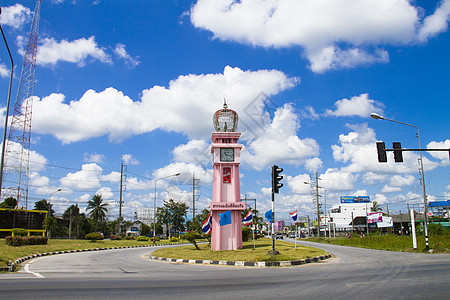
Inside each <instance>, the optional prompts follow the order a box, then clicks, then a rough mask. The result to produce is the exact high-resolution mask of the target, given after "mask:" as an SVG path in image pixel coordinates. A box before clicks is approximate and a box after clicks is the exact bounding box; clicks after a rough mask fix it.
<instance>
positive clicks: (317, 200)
mask: <svg viewBox="0 0 450 300" xmlns="http://www.w3.org/2000/svg"><path fill="white" fill-rule="evenodd" d="M316 206H317V207H316V209H317V237H320V210H319V177H318V176H317V172H316Z"/></svg>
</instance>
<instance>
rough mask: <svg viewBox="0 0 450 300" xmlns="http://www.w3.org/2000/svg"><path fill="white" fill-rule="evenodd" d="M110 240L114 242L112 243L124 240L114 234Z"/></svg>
mask: <svg viewBox="0 0 450 300" xmlns="http://www.w3.org/2000/svg"><path fill="white" fill-rule="evenodd" d="M109 239H110V240H112V241H119V240H121V239H122V237H121V236H119V235H114V234H112V235H111V236H110V237H109Z"/></svg>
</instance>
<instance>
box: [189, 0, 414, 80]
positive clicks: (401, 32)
mask: <svg viewBox="0 0 450 300" xmlns="http://www.w3.org/2000/svg"><path fill="white" fill-rule="evenodd" d="M190 17H191V22H192V23H193V25H194V26H196V27H198V28H202V29H205V30H208V31H210V32H212V33H213V34H214V37H215V38H218V39H221V40H232V41H237V42H240V43H244V44H249V45H253V46H262V47H276V48H280V47H291V46H301V47H303V48H304V50H305V52H304V53H305V55H306V57H307V58H308V60H309V61H310V63H311V69H312V70H313V71H315V72H323V71H326V70H328V69H333V68H349V67H354V66H357V65H361V64H369V63H375V62H386V61H387V60H388V54H387V52H386V51H385V50H382V49H379V48H377V47H375V48H374V47H373V46H374V45H375V46H376V45H381V44H393V45H398V44H406V43H412V42H413V41H414V40H415V37H416V26H417V23H418V22H419V16H418V9H417V8H416V7H414V6H413V5H412V4H411V3H410V1H408V0H398V1H382V2H381V1H377V0H359V1H346V0H326V1H315V0H306V1H298V0H265V1H264V0H241V1H234V0H199V1H197V3H196V4H195V5H194V6H193V7H192V9H191V12H190ZM336 43H340V45H339V46H337V45H336ZM342 45H345V46H346V48H345V49H341V47H343V46H342ZM363 47H364V48H374V50H372V52H371V53H370V52H367V50H364V49H363Z"/></svg>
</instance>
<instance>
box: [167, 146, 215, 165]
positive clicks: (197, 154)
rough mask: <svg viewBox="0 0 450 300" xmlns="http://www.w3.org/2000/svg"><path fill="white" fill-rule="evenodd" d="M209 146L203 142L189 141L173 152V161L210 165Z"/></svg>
mask: <svg viewBox="0 0 450 300" xmlns="http://www.w3.org/2000/svg"><path fill="white" fill-rule="evenodd" d="M210 150H211V145H210V144H209V143H207V142H206V141H205V140H190V141H189V142H188V143H187V144H183V145H179V146H177V147H176V148H175V149H174V150H173V151H172V153H173V156H174V160H175V161H180V162H185V163H192V164H200V165H206V164H210V163H211V152H210Z"/></svg>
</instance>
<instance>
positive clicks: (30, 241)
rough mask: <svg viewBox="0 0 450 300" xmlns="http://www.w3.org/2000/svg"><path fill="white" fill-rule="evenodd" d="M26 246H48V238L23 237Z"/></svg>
mask: <svg viewBox="0 0 450 300" xmlns="http://www.w3.org/2000/svg"><path fill="white" fill-rule="evenodd" d="M22 239H23V244H24V245H47V242H48V238H46V237H43V236H26V237H23V238H22Z"/></svg>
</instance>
